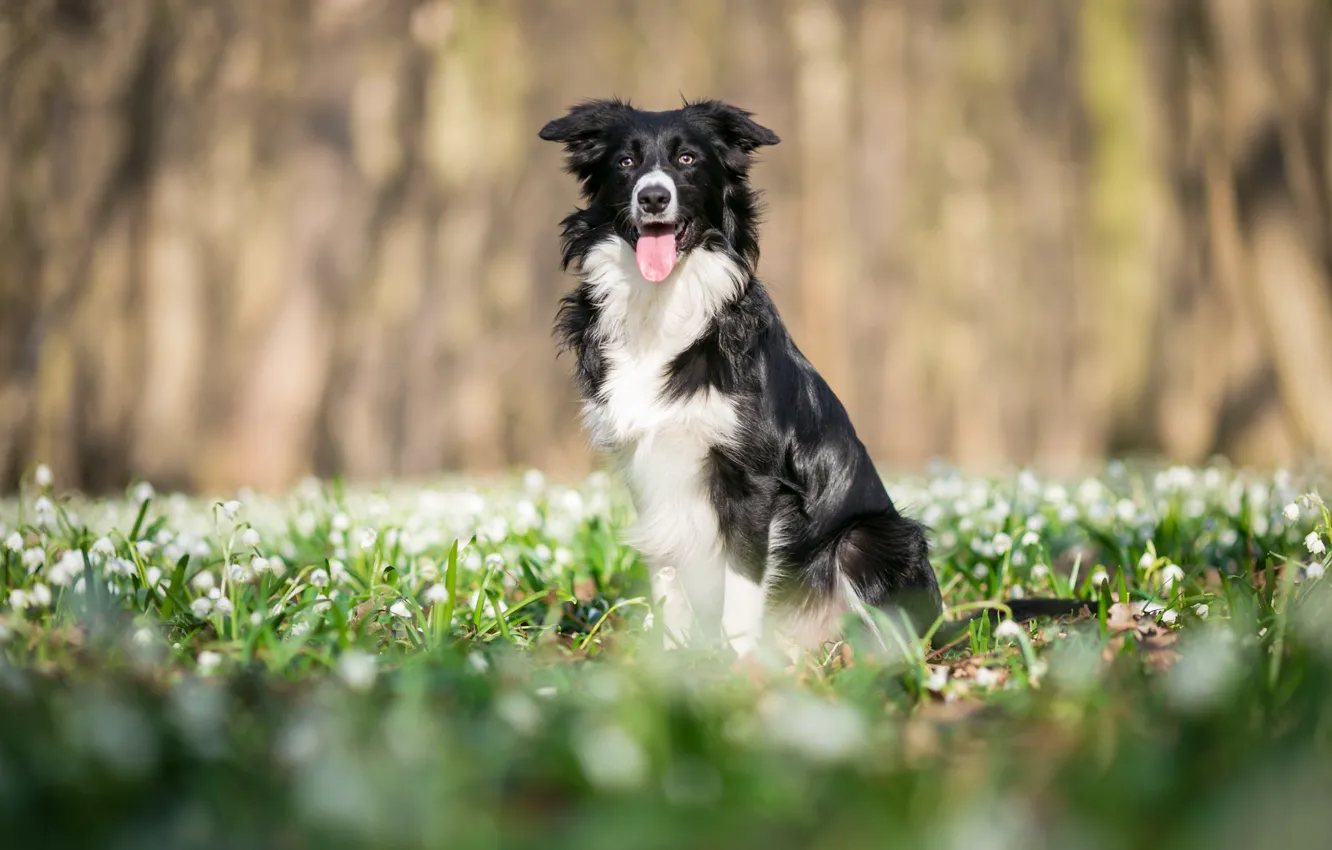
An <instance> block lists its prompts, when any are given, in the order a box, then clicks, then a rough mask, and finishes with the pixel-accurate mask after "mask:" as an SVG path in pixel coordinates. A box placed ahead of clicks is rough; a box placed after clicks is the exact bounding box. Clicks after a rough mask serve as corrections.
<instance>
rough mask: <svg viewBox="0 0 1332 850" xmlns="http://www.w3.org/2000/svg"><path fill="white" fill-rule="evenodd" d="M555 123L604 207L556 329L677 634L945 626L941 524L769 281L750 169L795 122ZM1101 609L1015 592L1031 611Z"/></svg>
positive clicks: (668, 630) (574, 217) (565, 119)
mask: <svg viewBox="0 0 1332 850" xmlns="http://www.w3.org/2000/svg"><path fill="white" fill-rule="evenodd" d="M538 135H539V137H540V138H541V139H543V140H545V141H549V142H556V143H559V144H561V145H562V146H563V149H564V156H565V170H566V171H567V172H568V173H570V174H572V175H573V176H574V177H575V178H576V180H577V182H578V186H579V190H580V194H581V198H582V200H583V202H584V205H583V206H582V207H581V208H575V210H574V211H573V212H572V213H570V214H569V215H568V216H566V217H565V218H564V220H563V222H562V225H561V233H562V240H561V242H562V254H563V256H562V268H563V269H564V270H566V271H568V270H570V269H572V270H573V271H574V272H575V273H576V276H577V278H578V281H579V283H578V285H577V286H576V288H575V289H574V290H573V291H572V292H571V293H569V294H567V295H566V296H565V297H564V298H562V300H561V302H560V307H559V311H558V314H557V316H556V319H555V335H556V337H557V338H558V341H559V348H560V350H561V352H566V351H567V352H570V353H572V355H573V357H574V380H575V383H576V385H577V388H578V391H579V393H580V395H581V398H582V403H583V407H582V416H583V422H584V425H585V427H586V430H587V431H588V433H589V434H590V437H591V442H592V444H593V445H594V446H595V447H596V448H598V449H600V450H602V451H604V452H605V453H606V454H608V455H609V456H610V458H612V459H613V461H614V464H615V466H616V467H618V470H619V472H620V474H622V475H623V476H624V479H625V481H626V483H627V485H628V489H629V491H630V494H631V496H632V499H633V503H634V505H635V508H636V512H637V521H636V523H635V524H634V526H633V527H632V529H631V530H630V532H629V537H628V540H627V542H628V543H629V544H630V545H632V546H634V547H635V548H636V549H637V550H638V551H639V552H640V553H641V554H642V556H643V558H644V560H645V561H646V563H647V565H648V571H649V575H650V581H651V587H652V595H653V600H654V605H655V609H656V611H657V617H658V618H659V619H660V621H661V625H662V626H663V629H664V640H665V642H666V645H667V646H668V647H673V646H674V647H678V646H683V645H690V644H709V643H714V644H715V643H721V642H725V643H727V644H729V645H730V647H731V648H732V649H733V650H734V651H735V652H736V654H737V655H739V656H747V655H750V654H751V653H753V652H754V651H755V650H756V649H758V648H759V647H760V646H761V645H764V642H765V641H766V640H767V639H768V638H770V637H779V638H781V639H782V640H783V642H785V644H786V646H787V648H788V650H790V649H792V648H794V649H796V650H800V649H804V650H815V649H817V648H818V647H820V646H822V645H824V644H825V643H827V642H828V641H831V640H836V639H838V638H839V637H841V635H842V633H843V632H842V623H843V622H844V620H845V619H846V617H847V615H848V614H854V615H857V616H858V617H859V618H860V620H861V621H863V622H864V623H865V624H866V625H868V626H869V627H870V629H871V630H872V631H874V633H875V634H876V635H877V636H878V637H879V640H880V641H883V640H884V636H883V635H882V631H881V630H880V629H878V628H877V626H876V624H875V619H874V618H873V617H872V616H870V610H871V609H877V610H879V611H882V612H883V613H884V614H886V615H888V616H889V617H890V618H893V619H894V620H895V621H896V622H898V623H900V624H901V625H903V626H904V627H906V628H908V629H911V630H912V631H913V632H914V633H915V634H917V635H922V634H924V633H925V631H926V630H927V629H929V628H930V627H931V626H933V625H934V624H935V623H936V621H938V620H939V618H940V615H941V614H942V612H943V600H942V598H941V595H940V592H939V583H938V580H937V578H936V576H935V573H934V570H933V568H932V567H931V565H930V560H929V544H928V542H927V536H926V528H925V527H924V526H923V525H922V524H921V523H919V522H917V521H915V520H913V519H911V518H909V517H906V516H904V515H902V514H901V513H899V512H898V510H897V508H896V507H895V506H894V504H893V502H892V500H891V499H890V498H889V496H888V493H887V491H886V489H885V487H884V484H883V481H882V479H881V477H880V476H879V474H878V473H877V471H876V469H875V467H874V465H873V463H872V462H871V460H870V456H869V453H868V452H867V451H866V448H865V446H864V444H863V443H862V442H861V440H860V438H859V437H858V436H857V434H856V430H855V428H854V427H853V426H852V423H851V420H850V418H849V417H848V415H847V412H846V409H845V408H844V407H843V405H842V403H841V402H840V401H839V399H838V398H837V396H836V395H835V394H834V393H833V391H832V389H831V388H830V387H829V386H828V384H827V383H826V382H825V381H824V380H823V378H822V377H821V376H820V375H819V373H818V371H817V370H816V369H815V368H814V366H813V365H812V364H811V363H810V361H809V360H807V359H806V358H805V356H804V355H803V354H802V353H801V351H800V349H799V348H798V347H797V345H796V343H795V342H794V341H793V340H792V338H791V335H790V333H789V332H788V331H787V328H786V326H785V325H784V324H783V322H782V319H781V317H780V316H779V315H778V312H777V309H776V307H775V306H774V304H773V302H772V300H771V298H770V297H769V295H768V293H767V291H766V289H765V288H764V286H763V284H762V283H761V282H760V281H759V279H758V277H757V276H756V271H757V267H758V261H759V236H758V226H759V222H760V207H759V197H758V194H757V192H756V191H755V190H754V189H753V188H752V187H751V186H750V183H749V172H750V167H751V165H752V161H753V158H754V156H755V153H756V152H757V151H758V150H759V149H760V148H763V147H766V146H771V145H776V144H778V143H779V142H780V139H779V138H778V137H777V135H776V133H774V132H773V131H772V130H770V129H768V128H767V127H764V126H762V125H760V124H758V123H757V122H755V121H754V118H753V114H752V113H750V112H748V111H745V110H743V109H740V108H738V107H735V106H732V105H730V104H727V103H724V102H721V101H717V100H702V101H695V102H688V101H685V102H684V104H683V105H682V107H681V108H679V109H675V110H670V111H662V112H652V111H646V110H642V109H638V108H636V107H634V106H632V105H631V104H630V103H629V102H628V101H625V100H620V99H599V100H589V101H584V102H582V103H579V104H577V105H575V106H573V107H571V108H569V109H568V111H567V114H565V115H563V116H562V117H559V118H556V119H554V120H551V121H550V122H548V123H547V124H545V126H544V127H542V129H541V131H540V132H539V134H538ZM1081 604H1082V603H1076V604H1075V601H1074V600H1041V599H1026V600H1014V601H1011V602H1009V603H1008V605H1009V607H1010V608H1011V609H1012V613H1013V615H1014V616H1015V617H1016V618H1018V619H1028V618H1030V617H1032V616H1037V615H1042V614H1062V613H1068V612H1071V611H1072V610H1075V608H1076V607H1077V606H1080V605H1081ZM976 616H986V615H984V614H982V615H976ZM973 619H974V618H973ZM958 628H959V627H958V626H954V627H953V628H952V629H951V634H953V635H957V634H959V631H958ZM960 628H962V629H965V626H960ZM936 634H939V633H936Z"/></svg>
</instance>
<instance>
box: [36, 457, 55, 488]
mask: <svg viewBox="0 0 1332 850" xmlns="http://www.w3.org/2000/svg"><path fill="white" fill-rule="evenodd" d="M32 480H33V481H34V482H35V483H36V484H37V486H38V487H41V488H42V489H43V490H45V489H46V488H47V487H50V486H51V482H52V481H53V480H55V476H53V475H52V474H51V467H49V466H47V465H46V464H44V463H39V464H37V468H36V469H35V470H33V473H32Z"/></svg>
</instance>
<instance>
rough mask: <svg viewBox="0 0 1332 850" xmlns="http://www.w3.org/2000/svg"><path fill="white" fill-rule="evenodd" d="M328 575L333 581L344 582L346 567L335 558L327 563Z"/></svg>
mask: <svg viewBox="0 0 1332 850" xmlns="http://www.w3.org/2000/svg"><path fill="white" fill-rule="evenodd" d="M328 573H329V577H330V578H331V579H332V580H333V581H337V582H341V581H346V579H347V565H346V564H344V563H342V562H341V561H339V560H338V559H337V558H334V559H333V560H331V561H329V562H328Z"/></svg>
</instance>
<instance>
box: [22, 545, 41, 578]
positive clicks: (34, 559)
mask: <svg viewBox="0 0 1332 850" xmlns="http://www.w3.org/2000/svg"><path fill="white" fill-rule="evenodd" d="M45 563H46V550H45V549H43V548H41V547H40V546H33V547H32V548H31V549H28V550H27V551H25V552H24V553H23V566H25V567H27V568H28V575H32V574H33V573H35V572H37V568H38V567H40V566H41V565H42V564H45Z"/></svg>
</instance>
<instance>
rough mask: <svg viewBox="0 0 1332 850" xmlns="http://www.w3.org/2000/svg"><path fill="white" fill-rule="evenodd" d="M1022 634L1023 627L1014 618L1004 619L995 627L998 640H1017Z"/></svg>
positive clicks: (995, 635)
mask: <svg viewBox="0 0 1332 850" xmlns="http://www.w3.org/2000/svg"><path fill="white" fill-rule="evenodd" d="M1021 634H1022V627H1021V626H1019V625H1018V624H1017V623H1016V622H1014V621H1013V620H1004V621H1003V622H1001V623H1000V624H999V625H997V626H995V627H994V637H995V639H996V640H1016V639H1017V638H1018V637H1019V636H1021Z"/></svg>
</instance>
